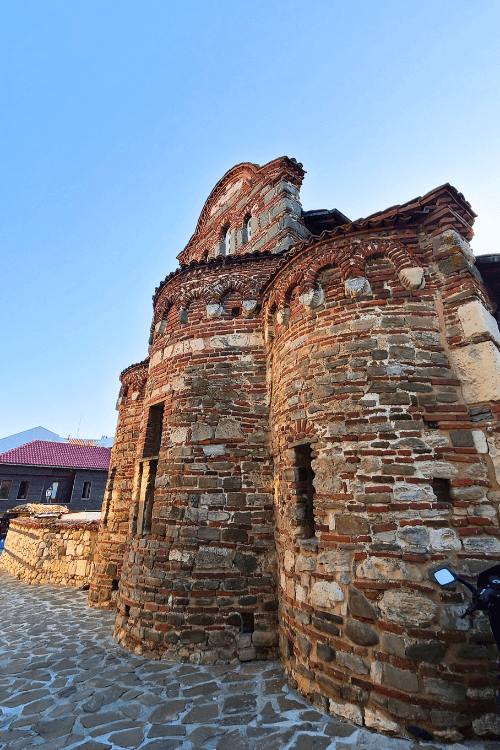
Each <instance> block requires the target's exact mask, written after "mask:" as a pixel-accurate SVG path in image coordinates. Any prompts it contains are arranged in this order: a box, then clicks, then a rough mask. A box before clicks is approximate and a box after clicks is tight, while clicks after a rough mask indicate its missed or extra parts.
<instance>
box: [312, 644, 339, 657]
mask: <svg viewBox="0 0 500 750" xmlns="http://www.w3.org/2000/svg"><path fill="white" fill-rule="evenodd" d="M316 656H317V658H318V659H319V660H320V661H333V660H334V659H335V651H334V650H333V648H331V646H328V644H327V643H317V644H316Z"/></svg>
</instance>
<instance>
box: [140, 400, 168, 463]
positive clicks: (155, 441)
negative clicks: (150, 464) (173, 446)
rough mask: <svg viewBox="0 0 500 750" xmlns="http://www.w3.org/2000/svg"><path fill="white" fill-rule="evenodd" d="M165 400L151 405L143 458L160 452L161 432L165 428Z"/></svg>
mask: <svg viewBox="0 0 500 750" xmlns="http://www.w3.org/2000/svg"><path fill="white" fill-rule="evenodd" d="M163 408H164V402H162V403H161V404H155V405H154V406H150V407H149V414H148V426H147V427H146V439H145V441H144V452H143V454H142V456H143V458H146V457H147V456H157V455H158V454H159V452H160V445H161V433H162V429H163Z"/></svg>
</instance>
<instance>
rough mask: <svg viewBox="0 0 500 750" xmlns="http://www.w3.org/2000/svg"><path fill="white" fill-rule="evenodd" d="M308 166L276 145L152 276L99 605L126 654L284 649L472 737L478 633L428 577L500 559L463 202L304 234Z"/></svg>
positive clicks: (482, 320)
mask: <svg viewBox="0 0 500 750" xmlns="http://www.w3.org/2000/svg"><path fill="white" fill-rule="evenodd" d="M302 176H303V170H302V169H301V165H298V164H297V163H296V162H294V161H292V160H287V159H278V160H276V161H274V162H271V163H270V164H269V165H266V166H265V167H260V168H258V167H256V166H255V165H240V166H239V167H235V168H234V170H231V171H230V172H228V173H227V175H225V176H224V178H223V179H222V180H221V181H220V183H219V184H218V185H217V186H216V188H215V189H214V191H213V193H212V195H211V196H210V198H209V200H208V201H207V203H206V205H205V208H204V209H203V211H202V214H201V216H200V220H199V222H198V226H197V229H196V232H195V234H194V235H193V238H192V239H191V240H190V242H189V244H188V246H187V248H186V249H185V250H184V251H183V252H182V253H181V254H180V256H179V258H180V260H181V267H180V268H179V269H178V270H177V271H175V272H174V273H172V274H170V275H169V276H168V277H167V278H166V279H165V281H164V282H162V284H161V285H160V286H159V287H158V289H157V290H156V292H155V295H154V298H153V302H154V315H153V323H152V327H151V336H150V341H149V343H150V349H149V357H148V359H147V360H145V361H144V362H143V363H141V364H140V365H136V366H134V367H132V368H129V370H126V371H125V372H124V373H123V374H122V390H121V392H120V398H119V404H118V408H119V420H118V432H117V439H116V441H115V445H114V448H113V455H112V462H111V470H110V480H109V483H108V489H107V494H106V500H105V506H104V513H103V520H102V524H101V528H100V534H99V541H98V546H97V559H98V563H97V567H96V574H95V576H94V578H93V580H92V584H91V595H90V601H91V603H92V604H93V605H95V606H105V607H114V606H116V608H117V618H116V629H115V637H116V638H117V640H118V641H119V642H120V643H122V644H123V645H124V646H126V647H127V648H129V649H130V650H134V651H136V652H140V653H144V654H148V655H150V656H154V657H157V658H159V657H162V658H167V659H174V660H183V661H191V662H197V663H223V662H233V661H236V660H249V659H253V658H260V659H265V658H269V657H273V656H275V655H276V653H277V649H278V648H279V653H280V654H281V658H282V660H283V663H284V665H285V669H286V671H287V673H288V675H289V678H290V682H291V684H293V685H294V686H296V687H297V688H298V689H299V690H300V691H301V692H303V693H304V694H305V695H307V696H308V697H309V698H311V700H315V701H316V702H317V703H318V704H319V705H321V706H322V707H323V708H324V709H325V710H329V711H331V712H332V713H333V714H335V715H337V716H342V717H345V718H347V719H349V720H351V721H354V722H355V723H358V724H360V725H362V724H364V725H366V726H368V727H372V728H374V729H377V730H381V731H386V732H390V733H395V734H404V733H405V727H406V726H407V725H409V724H413V725H417V726H419V727H421V728H422V729H426V730H427V731H430V732H432V734H433V735H434V736H435V737H436V738H441V739H443V740H447V739H450V740H458V739H460V738H462V737H464V736H465V737H472V736H474V734H475V735H485V734H488V732H490V733H491V731H493V730H492V726H493V724H492V721H493V720H492V718H491V717H492V716H493V712H494V710H495V708H494V705H493V685H494V677H495V658H496V656H497V655H496V653H495V648H494V647H493V646H492V641H493V639H492V636H491V633H490V630H489V626H488V623H487V620H486V618H485V616H484V614H481V613H479V614H477V616H475V617H474V618H473V621H472V622H469V621H464V620H461V619H460V613H461V612H462V611H463V609H464V607H465V597H464V593H463V590H462V589H461V588H460V587H457V586H455V587H454V588H453V587H452V588H451V589H448V590H443V589H440V588H439V587H438V586H437V584H436V583H435V582H434V579H433V576H432V573H433V571H434V570H436V569H438V568H439V567H442V566H443V565H444V564H450V565H451V566H452V567H454V568H455V569H456V570H457V571H458V572H460V573H462V574H463V575H465V576H467V577H469V578H470V579H471V580H473V579H474V577H475V576H476V575H477V573H478V572H480V571H481V570H484V569H485V568H486V567H489V566H491V565H493V564H495V563H496V562H497V559H498V555H499V552H500V531H499V528H498V506H499V502H500V484H499V481H500V426H499V422H498V418H499V414H500V391H499V385H498V384H499V382H500V353H499V347H500V333H499V332H498V326H497V325H496V322H495V320H494V318H493V316H492V312H493V306H492V302H491V300H490V299H489V297H488V293H487V290H486V288H485V287H484V284H483V282H482V279H481V277H480V275H479V274H478V272H477V271H476V269H475V266H474V257H473V255H472V252H471V250H470V247H469V244H468V241H469V240H470V239H471V237H472V230H471V225H472V222H473V219H474V214H473V212H472V210H471V208H470V206H469V204H468V203H467V202H466V201H465V199H464V198H463V196H462V195H461V194H460V193H458V192H457V191H456V190H454V189H453V188H451V187H450V186H448V185H445V186H443V187H442V188H438V189H437V190H435V191H432V193H429V194H428V195H426V196H424V197H423V198H419V199H417V200H416V201H414V202H410V203H408V204H404V206H396V207H394V208H392V209H388V210H387V211H386V212H381V213H379V214H375V215H374V216H373V217H369V218H368V219H366V220H359V221H357V222H352V223H347V224H343V225H338V222H337V224H335V222H334V221H333V219H332V223H331V224H330V225H329V229H327V230H325V231H323V233H322V234H321V235H320V236H313V235H311V234H310V232H309V231H308V230H307V229H306V227H305V220H304V216H303V214H302V213H301V208H300V202H299V193H298V190H299V188H300V181H301V179H302ZM319 213H322V212H319ZM325 213H328V212H325ZM331 213H332V216H333V214H334V212H331ZM337 213H338V212H337ZM340 216H342V215H340ZM266 218H267V223H266ZM344 218H345V217H344ZM254 219H256V220H257V223H255V221H254V223H253V224H252V223H251V222H252V221H253V220H254ZM292 219H293V221H292ZM322 221H323V220H322ZM249 222H250V223H249ZM273 222H274V224H273ZM320 224H321V227H322V229H324V226H325V224H324V223H321V222H320ZM269 225H271V226H272V227H274V228H273V229H272V231H271V232H270V233H269V234H268V229H266V230H265V233H264V234H263V232H264V227H268V226H269ZM310 226H312V225H311V224H310ZM245 227H250V229H249V230H248V231H249V232H250V234H249V235H248V234H247V235H245V233H244V231H243V230H244V229H245ZM275 230H276V231H275ZM228 232H229V233H230V234H231V239H230V241H229V247H230V248H231V252H230V253H229V254H227V255H224V253H223V243H222V238H223V237H226V238H227V234H228ZM259 232H260V234H259ZM233 235H234V236H233ZM258 238H260V239H263V242H262V243H261V244H260V245H258V244H257V240H258ZM260 239H259V240H258V241H260ZM227 246H228V245H227V244H226V245H224V247H225V248H226V249H227ZM128 380H130V383H128ZM132 381H133V382H132ZM127 383H128V384H127ZM481 644H485V645H481Z"/></svg>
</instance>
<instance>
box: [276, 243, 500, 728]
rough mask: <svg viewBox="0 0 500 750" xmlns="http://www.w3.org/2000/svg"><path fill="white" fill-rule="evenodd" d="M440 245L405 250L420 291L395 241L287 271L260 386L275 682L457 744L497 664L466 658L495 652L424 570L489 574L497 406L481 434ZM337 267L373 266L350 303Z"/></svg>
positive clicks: (494, 528) (349, 713)
mask: <svg viewBox="0 0 500 750" xmlns="http://www.w3.org/2000/svg"><path fill="white" fill-rule="evenodd" d="M442 239H443V238H442V237H438V239H437V241H434V242H430V241H429V239H428V238H422V239H421V242H420V243H419V244H418V245H416V246H413V247H411V246H410V247H407V248H405V246H404V245H401V246H400V247H399V253H400V255H401V257H405V256H406V257H407V259H408V263H407V267H408V268H409V267H411V266H410V260H412V261H413V262H414V266H413V267H414V268H415V269H416V268H417V267H422V266H425V268H426V274H425V286H424V285H423V284H422V283H420V284H419V287H420V288H413V289H412V288H411V286H410V288H409V289H405V288H404V287H403V286H402V284H401V279H400V278H398V273H397V264H395V263H394V262H393V261H391V260H390V259H389V257H388V256H389V253H388V251H387V248H388V247H389V245H390V243H387V245H386V246H385V247H384V246H383V244H382V243H380V242H378V249H377V252H376V253H373V254H372V252H371V247H372V245H373V240H372V239H366V240H362V241H358V243H356V244H354V245H353V244H350V245H349V246H348V247H345V246H342V244H341V245H340V247H338V246H336V245H335V244H333V245H332V246H331V247H330V248H328V252H326V253H324V255H323V259H322V260H321V261H315V258H318V256H319V255H320V253H318V250H317V248H315V247H312V248H309V249H308V250H307V251H305V252H303V253H302V254H301V255H298V257H295V258H293V259H292V260H291V261H290V263H289V264H288V265H287V266H285V268H284V269H282V270H281V273H280V275H278V276H277V277H276V278H275V279H273V283H272V286H271V292H270V295H269V301H268V303H267V308H268V313H267V320H268V326H269V327H268V371H269V373H270V379H271V380H272V383H273V390H272V403H271V420H270V423H271V432H272V440H273V455H274V461H275V476H276V481H277V496H276V500H277V503H276V510H277V518H276V524H277V551H278V561H279V574H280V590H279V599H280V602H281V606H282V619H281V624H282V628H281V653H282V658H283V662H284V664H285V668H286V670H287V672H288V673H289V675H290V676H291V678H292V680H293V682H294V684H296V685H297V687H298V688H299V689H300V690H301V691H302V692H304V693H305V694H306V695H309V696H310V697H311V698H312V697H314V696H316V699H318V695H320V696H322V699H321V700H322V702H323V705H324V707H325V708H327V709H328V708H329V709H330V710H331V711H332V712H333V713H335V714H336V715H340V716H343V717H345V718H347V719H349V720H351V721H354V722H356V723H358V724H363V723H364V724H365V725H367V726H371V727H373V728H375V729H380V730H385V731H393V732H397V733H399V732H400V731H401V729H402V727H404V725H405V723H406V724H408V723H410V724H411V723H416V722H417V723H418V724H419V726H421V725H422V726H427V727H428V729H430V730H431V731H432V732H433V733H434V735H435V736H436V735H437V736H442V737H443V739H446V738H450V739H452V738H453V737H452V735H453V736H454V734H453V733H456V731H457V729H456V728H457V727H459V728H461V729H465V728H466V727H470V725H471V723H472V722H474V721H476V722H477V721H479V722H480V721H481V719H480V718H478V717H480V716H481V715H482V714H483V713H484V712H485V711H491V710H493V705H492V699H491V696H492V687H493V685H494V682H495V680H494V678H495V658H496V654H495V649H493V648H491V647H490V649H487V648H484V649H482V650H481V649H480V648H479V647H478V646H477V645H476V644H477V642H478V641H481V642H482V641H483V640H485V637H486V640H489V641H491V640H492V637H491V636H490V635H489V634H488V635H487V634H486V633H485V631H488V630H489V627H488V625H487V621H486V619H485V617H484V615H478V616H477V617H476V618H475V620H474V624H473V627H472V628H470V627H469V624H468V623H467V622H464V621H463V620H460V619H459V614H460V612H461V611H463V605H462V604H461V602H462V601H463V595H462V593H460V592H459V590H456V591H453V592H446V593H443V591H442V590H440V589H439V587H438V586H437V585H436V584H435V582H434V580H433V578H432V572H433V571H434V570H436V569H438V568H439V567H441V566H442V565H443V564H448V563H449V564H450V565H451V566H452V567H453V568H454V569H455V570H458V571H459V572H460V573H462V574H465V575H467V576H468V577H470V576H472V577H474V576H475V575H476V574H477V572H478V571H480V570H482V569H484V567H487V566H488V565H493V564H495V562H496V561H497V559H498V553H499V551H500V542H499V539H498V536H499V529H498V501H499V499H500V495H499V493H498V484H497V477H496V476H495V473H494V472H492V471H491V469H492V462H491V453H490V454H489V455H488V453H487V448H486V444H487V442H488V439H489V440H490V443H493V441H494V438H493V437H489V435H490V434H491V435H495V434H498V433H497V431H498V421H497V416H498V412H499V409H498V406H492V407H491V408H492V411H489V409H486V408H485V411H484V412H483V413H486V412H488V414H486V416H489V419H488V420H487V421H486V422H475V423H473V422H472V421H471V420H473V419H474V413H475V410H474V409H472V410H471V413H469V409H468V405H467V401H466V399H465V398H464V393H463V389H462V388H461V381H460V380H459V379H458V377H457V373H456V370H455V369H454V368H453V365H452V363H453V362H454V358H453V353H452V351H451V345H452V344H456V343H458V340H459V338H460V337H459V336H458V330H457V329H456V328H455V329H452V330H451V331H450V330H447V329H446V327H443V326H442V323H441V319H442V315H440V312H439V307H438V306H437V305H436V298H441V299H446V298H445V296H444V290H445V289H446V288H447V285H448V278H447V277H446V276H445V275H444V274H443V273H442V272H441V273H440V272H439V267H438V266H437V264H436V257H435V253H433V249H435V248H437V249H438V250H439V248H440V247H441V240H442ZM347 253H348V257H349V259H350V260H351V262H352V259H353V258H355V257H356V256H358V257H360V258H361V257H364V258H365V264H364V267H362V268H361V267H360V268H358V269H357V273H358V274H359V277H362V278H364V279H365V280H366V283H365V285H364V287H363V291H362V292H361V293H359V294H358V295H357V296H350V294H348V295H346V294H345V288H346V287H347V286H348V283H349V278H350V277H349V276H348V274H347V273H346V272H345V271H344V270H343V269H342V260H343V258H344V257H345V255H344V254H346V255H347ZM438 258H439V255H438ZM438 262H439V261H438ZM315 266H316V267H315ZM311 268H314V274H312V273H311V271H310V269H311ZM360 271H362V272H363V273H362V276H361V273H360ZM401 273H402V272H401V271H400V274H399V276H401ZM413 275H414V277H415V280H417V281H418V280H419V278H420V275H419V274H417V273H416V272H415V273H414V274H413ZM346 276H347V278H346ZM476 282H477V280H476V278H475V276H473V275H472V274H470V275H469V274H468V272H465V270H463V271H462V287H463V288H467V289H468V290H469V294H468V295H464V296H463V297H462V298H461V301H462V303H463V302H464V301H467V300H469V302H466V303H467V304H470V299H471V298H472V299H475V297H474V295H475V291H476V290H477V285H476ZM308 285H310V289H311V290H313V289H314V290H315V291H316V297H317V302H316V304H314V305H312V306H311V305H310V304H309V305H306V304H304V303H305V302H310V298H311V296H312V295H311V293H310V291H309V288H308ZM360 286H361V285H360V284H359V285H358V288H359V287H360ZM458 313H460V308H459V311H458ZM450 333H451V334H454V335H453V336H452V337H451V341H450V340H449V339H450ZM468 377H469V378H470V377H472V373H470V372H469V373H468ZM484 380H485V379H484V378H483V381H484ZM476 411H477V409H476ZM486 426H487V428H488V431H489V432H488V431H485V429H484V428H485V427H486ZM473 428H479V429H473ZM481 428H482V429H481ZM304 446H310V451H311V469H312V471H313V472H314V480H313V483H314V491H315V494H314V516H315V519H314V528H313V529H311V525H310V524H309V525H308V523H307V519H306V518H305V512H304V486H303V485H304V481H305V480H306V478H305V477H304V468H303V467H301V466H300V463H299V461H298V454H300V453H301V452H302V453H303V448H304ZM478 655H479V656H480V657H481V660H480V661H478ZM321 700H320V702H321ZM479 726H481V725H480V724H479Z"/></svg>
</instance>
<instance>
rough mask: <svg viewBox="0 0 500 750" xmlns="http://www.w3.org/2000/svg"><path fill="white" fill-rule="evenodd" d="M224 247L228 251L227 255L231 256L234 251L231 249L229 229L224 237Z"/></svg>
mask: <svg viewBox="0 0 500 750" xmlns="http://www.w3.org/2000/svg"><path fill="white" fill-rule="evenodd" d="M224 247H225V249H226V255H229V254H230V253H231V251H232V248H231V230H230V229H229V227H228V228H227V229H226V234H225V236H224Z"/></svg>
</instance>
